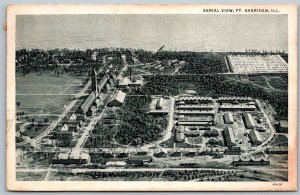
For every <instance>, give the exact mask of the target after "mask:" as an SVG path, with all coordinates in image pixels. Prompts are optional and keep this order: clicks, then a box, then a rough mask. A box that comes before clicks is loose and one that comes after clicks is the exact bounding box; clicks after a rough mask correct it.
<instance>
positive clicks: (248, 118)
mask: <svg viewBox="0 0 300 195" xmlns="http://www.w3.org/2000/svg"><path fill="white" fill-rule="evenodd" d="M243 117H244V122H245V127H246V128H247V129H253V128H254V127H255V123H254V120H253V117H252V115H251V114H250V113H248V112H245V113H244V114H243Z"/></svg>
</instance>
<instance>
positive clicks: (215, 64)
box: [8, 6, 297, 190]
mask: <svg viewBox="0 0 300 195" xmlns="http://www.w3.org/2000/svg"><path fill="white" fill-rule="evenodd" d="M211 7H213V6H210V7H209V8H207V9H206V8H205V6H202V7H199V8H198V10H199V13H190V14H189V13H185V14H182V13H181V14H176V13H168V12H166V13H152V12H151V13H150V12H149V13H147V12H145V13H134V14H131V13H127V14H126V13H122V14H114V13H109V14H107V13H105V14H102V13H101V12H100V13H98V14H97V13H86V14H82V13H80V14H78V13H76V12H74V13H68V14H62V13H58V14H35V13H34V14H30V13H29V14H22V13H21V14H18V13H17V12H16V14H15V29H14V46H13V47H11V49H12V50H11V55H13V58H11V59H13V62H12V63H10V64H9V66H14V67H13V68H11V70H12V71H14V72H13V75H14V80H13V79H12V80H11V82H12V83H13V84H12V85H11V86H14V89H12V90H14V92H13V93H11V94H12V96H10V97H12V99H14V100H11V101H12V102H13V104H14V105H12V104H11V103H10V105H12V106H14V108H13V109H14V113H13V114H12V115H11V116H13V124H12V126H10V127H11V129H10V130H11V131H13V132H14V133H13V134H10V135H13V137H9V139H13V140H14V141H13V142H12V143H13V146H12V147H13V150H14V156H13V157H12V158H13V159H14V161H12V162H13V165H10V166H14V169H12V170H13V171H14V172H13V173H12V172H11V173H8V174H9V175H10V174H11V175H14V176H13V178H14V179H15V181H16V182H19V181H20V182H23V181H26V182H30V181H32V182H36V181H41V182H42V181H43V182H45V181H47V182H51V181H54V182H57V181H61V182H68V181H80V182H86V183H87V184H88V183H89V182H99V181H101V182H125V183H126V182H137V183H136V184H135V185H140V184H139V182H150V183H151V182H157V183H161V185H164V183H165V184H166V185H167V184H168V182H178V183H181V184H189V183H193V185H199V186H201V185H203V183H205V185H206V184H207V183H208V185H210V184H214V185H215V184H216V183H219V184H222V183H224V185H225V183H226V185H227V184H228V183H229V186H230V184H231V185H232V190H234V189H235V188H238V185H240V184H241V185H243V183H250V185H251V183H255V182H260V185H264V184H263V183H268V185H270V186H271V185H272V186H274V185H275V189H276V187H278V189H280V186H281V185H283V184H284V183H289V182H291V181H290V180H289V179H290V178H289V174H291V173H290V172H289V167H290V166H291V165H290V164H289V163H291V161H290V160H291V159H289V158H290V157H291V156H290V155H289V154H290V152H293V153H294V155H297V149H296V142H295V141H296V140H295V138H292V139H293V140H292V141H293V142H292V143H293V145H294V146H293V145H292V143H291V142H290V141H291V140H290V139H291V136H292V137H296V118H295V112H292V111H291V110H290V107H289V105H290V104H293V102H290V101H291V99H290V98H292V97H290V96H293V95H294V96H295V95H296V91H295V93H294V92H293V93H291V92H290V90H291V88H290V87H291V86H292V87H293V88H296V85H297V84H296V83H294V84H292V83H290V82H291V80H292V79H295V78H296V76H297V75H295V74H296V72H294V73H292V78H290V77H291V74H290V68H291V67H293V68H294V70H296V64H295V57H294V56H292V58H291V56H290V55H291V53H292V52H291V51H290V50H291V49H293V50H294V49H295V48H292V47H291V46H290V44H292V42H291V40H294V41H295V39H294V38H296V35H295V36H294V37H293V39H292V38H291V37H290V36H292V35H291V32H292V31H291V29H290V28H289V25H290V24H291V23H290V22H291V21H289V20H290V19H291V17H290V13H287V11H285V10H284V11H283V13H280V8H281V7H280V6H279V7H278V8H277V7H276V6H273V7H272V6H270V7H269V8H268V7H266V6H264V7H262V8H257V7H255V8H251V6H248V7H249V9H248V8H247V7H241V9H237V8H236V7H234V8H233V9H231V7H230V6H227V8H226V9H225V8H223V7H220V8H219V7H218V6H216V8H213V9H211ZM37 8H38V7H37ZM273 8H274V9H273ZM283 8H284V9H287V8H289V7H283ZM292 8H295V7H292ZM290 10H295V9H290ZM295 22H296V23H297V21H295ZM292 54H293V55H295V53H292ZM291 59H292V60H294V61H293V64H294V65H293V64H291ZM8 82H9V81H8ZM8 90H10V89H8ZM294 105H295V107H297V102H296V101H295V102H294ZM294 111H295V110H294ZM291 112H292V114H290V113H291ZM291 124H292V125H291ZM289 127H290V128H289ZM291 146H292V147H293V151H291V148H289V147H291ZM295 157H296V156H295ZM296 158H297V157H296ZM294 160H295V159H294ZM294 174H296V173H294ZM292 179H294V177H293V178H292ZM270 182H271V184H270ZM201 183H202V184H201ZM49 184H51V183H49ZM49 184H48V185H49ZM74 184H75V183H74ZM116 184H117V183H115V185H116ZM102 185H103V184H102ZM104 185H105V184H104ZM125 185H126V184H125ZM217 185H218V184H217ZM276 185H277V186H276ZM202 188H205V186H202V187H201V189H202ZM97 189H98V190H99V189H100V190H101V187H100V186H99V188H97ZM132 189H135V188H134V187H133V188H132ZM183 189H186V188H183ZM196 189H197V188H196ZM227 189H228V188H227ZM245 189H246V188H245ZM271 189H272V188H271ZM57 190H60V189H57ZM228 190H229V189H228ZM257 190H259V189H257Z"/></svg>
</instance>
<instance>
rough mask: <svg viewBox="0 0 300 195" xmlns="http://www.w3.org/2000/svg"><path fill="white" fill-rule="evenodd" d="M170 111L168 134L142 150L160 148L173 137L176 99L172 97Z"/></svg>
mask: <svg viewBox="0 0 300 195" xmlns="http://www.w3.org/2000/svg"><path fill="white" fill-rule="evenodd" d="M170 102H171V103H170V111H169V121H168V126H167V128H166V132H165V134H164V136H163V138H162V139H160V140H158V141H155V142H152V143H151V144H146V145H144V146H142V147H140V149H141V150H144V149H148V148H150V147H152V146H158V147H160V146H159V144H161V143H163V142H165V141H167V140H168V139H170V138H171V137H172V130H173V126H174V107H175V98H174V97H170Z"/></svg>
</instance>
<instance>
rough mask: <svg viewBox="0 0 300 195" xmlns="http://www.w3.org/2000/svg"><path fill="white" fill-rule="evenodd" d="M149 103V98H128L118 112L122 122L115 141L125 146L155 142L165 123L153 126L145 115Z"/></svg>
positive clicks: (163, 121)
mask: <svg viewBox="0 0 300 195" xmlns="http://www.w3.org/2000/svg"><path fill="white" fill-rule="evenodd" d="M150 103H151V97H150V96H128V97H127V98H126V102H125V104H124V106H123V107H122V108H121V110H120V111H118V119H120V120H121V121H122V124H121V125H120V126H119V131H117V133H116V135H115V140H116V141H117V142H119V143H121V144H126V145H143V144H144V143H148V142H153V141H155V140H157V139H158V138H159V137H160V136H161V133H162V132H163V129H164V128H165V126H166V124H167V123H166V121H165V120H162V121H161V122H160V123H159V124H153V123H151V122H150V121H152V119H151V118H150V116H149V115H148V114H147V112H148V107H149V105H150Z"/></svg>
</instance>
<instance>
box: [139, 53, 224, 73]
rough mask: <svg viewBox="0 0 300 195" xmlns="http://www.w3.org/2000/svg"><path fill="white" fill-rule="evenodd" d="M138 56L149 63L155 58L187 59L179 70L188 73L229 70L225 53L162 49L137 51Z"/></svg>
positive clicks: (143, 61) (162, 59)
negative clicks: (158, 50) (157, 50)
mask: <svg viewBox="0 0 300 195" xmlns="http://www.w3.org/2000/svg"><path fill="white" fill-rule="evenodd" d="M135 54H136V56H137V58H138V59H139V60H140V61H141V62H142V63H149V62H153V61H155V60H160V61H164V60H171V59H177V60H179V61H185V62H187V64H186V65H185V66H184V67H183V68H181V69H180V70H179V72H181V73H187V74H206V73H219V72H227V71H228V70H227V66H226V62H225V59H224V57H225V56H223V55H219V54H216V53H208V52H191V51H160V52H157V53H154V52H151V51H144V50H138V51H135Z"/></svg>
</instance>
